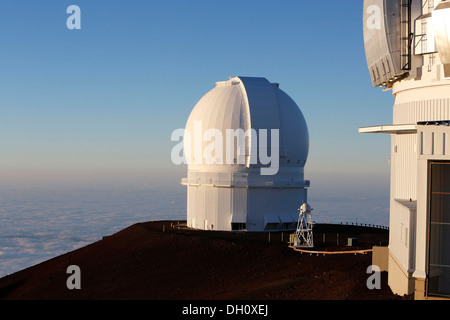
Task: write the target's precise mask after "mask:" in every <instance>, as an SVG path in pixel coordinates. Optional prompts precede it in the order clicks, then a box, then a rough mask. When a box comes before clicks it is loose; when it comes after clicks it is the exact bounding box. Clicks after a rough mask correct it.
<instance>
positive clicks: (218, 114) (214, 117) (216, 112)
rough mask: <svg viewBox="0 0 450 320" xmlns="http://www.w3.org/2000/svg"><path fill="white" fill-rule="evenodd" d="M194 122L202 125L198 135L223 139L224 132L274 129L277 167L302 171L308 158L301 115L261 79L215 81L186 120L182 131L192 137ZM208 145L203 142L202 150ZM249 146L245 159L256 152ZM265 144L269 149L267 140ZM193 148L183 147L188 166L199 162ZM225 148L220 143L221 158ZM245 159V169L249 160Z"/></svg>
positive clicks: (278, 90) (281, 94) (286, 97)
mask: <svg viewBox="0 0 450 320" xmlns="http://www.w3.org/2000/svg"><path fill="white" fill-rule="evenodd" d="M196 123H201V124H202V125H201V129H202V132H201V134H202V136H203V134H204V133H205V132H206V131H207V130H210V129H217V130H219V131H221V133H222V136H223V137H224V138H225V137H226V131H227V130H228V129H232V130H237V129H242V130H243V131H244V132H247V130H249V129H255V130H256V131H257V132H259V130H260V129H267V130H268V131H270V130H272V129H278V130H280V131H279V134H280V144H279V145H280V150H279V154H280V160H281V161H280V165H281V166H288V167H301V168H303V167H304V166H305V163H306V160H307V158H308V151H309V134H308V127H307V125H306V121H305V118H304V117H303V114H302V112H301V111H300V109H299V107H298V106H297V104H296V103H295V102H294V101H293V100H292V99H291V98H290V97H289V96H288V95H287V94H286V93H285V92H284V91H282V90H281V89H280V88H279V85H278V84H272V83H270V82H269V81H267V80H266V79H265V78H248V77H236V78H231V79H230V80H228V81H224V82H218V83H217V84H216V87H215V88H214V89H212V90H211V91H210V92H208V93H207V94H206V95H205V96H204V97H203V98H202V99H201V100H200V101H199V102H198V103H197V105H196V106H195V108H194V110H193V111H192V113H191V115H190V117H189V119H188V121H187V124H186V131H188V132H190V133H191V134H192V135H193V134H194V132H195V124H196ZM191 141H192V140H191ZM209 143H210V142H209V141H203V143H202V150H204V148H206V146H207V145H208V144H209ZM250 145H251V143H248V145H247V146H246V152H247V154H246V156H247V157H251V156H252V153H255V152H257V150H256V149H252V148H251V147H250ZM268 145H269V147H270V141H269V143H268ZM194 147H195V146H194V143H190V144H185V150H186V152H187V153H189V151H188V149H190V150H191V151H190V154H191V155H192V158H191V163H190V164H191V165H192V164H195V163H197V164H198V162H199V160H200V159H196V158H195V150H194ZM225 149H226V145H225V144H224V145H223V153H222V154H223V155H224V156H226V150H225ZM235 154H237V150H235ZM255 156H256V155H255ZM202 160H203V161H200V162H201V163H202V165H204V164H205V162H206V161H205V159H202ZM215 160H217V161H216V162H219V163H221V164H222V163H223V164H225V165H226V164H230V163H229V162H227V161H226V160H225V159H215ZM246 160H247V161H246V164H247V167H249V162H250V160H249V159H246ZM258 160H259V159H258ZM254 165H255V166H256V167H258V166H261V163H260V162H259V161H258V164H257V165H256V164H254Z"/></svg>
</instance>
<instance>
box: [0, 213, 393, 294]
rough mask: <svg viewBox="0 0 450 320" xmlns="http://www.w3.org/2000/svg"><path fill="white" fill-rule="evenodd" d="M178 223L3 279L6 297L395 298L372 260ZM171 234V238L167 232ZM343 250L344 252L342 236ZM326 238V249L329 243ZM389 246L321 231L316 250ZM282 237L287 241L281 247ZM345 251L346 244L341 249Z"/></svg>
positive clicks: (366, 232)
mask: <svg viewBox="0 0 450 320" xmlns="http://www.w3.org/2000/svg"><path fill="white" fill-rule="evenodd" d="M171 224H172V222H167V221H166V222H149V223H142V224H136V225H133V226H131V227H129V228H127V229H124V230H122V231H121V232H119V233H117V234H114V235H112V236H109V237H106V238H105V239H104V240H101V241H98V242H96V243H93V244H91V245H89V246H86V247H83V248H81V249H78V250H75V251H73V252H69V253H67V254H64V255H62V256H59V257H56V258H54V259H51V260H48V261H46V262H43V263H41V264H39V265H36V266H33V267H31V268H28V269H25V270H22V271H19V272H17V273H14V274H12V275H9V276H6V277H3V278H1V279H0V298H1V299H32V300H35V299H46V300H53V299H58V300H61V299H77V300H78V299H82V300H84V299H95V300H103V299H105V300H111V299H114V300H125V299H126V300H128V299H139V300H242V299H245V300H253V299H256V300H266V299H271V300H292V299H308V300H316V299H319V300H323V299H327V300H329V299H339V300H356V299H357V300H360V299H368V300H391V299H400V297H397V296H395V295H393V294H392V293H391V291H390V289H389V288H388V286H387V283H386V274H383V276H382V289H381V290H372V291H371V290H369V289H368V288H367V287H366V281H367V278H368V277H369V275H367V274H366V270H367V267H368V266H369V265H371V264H372V263H371V262H372V261H371V259H372V257H371V254H367V255H336V256H317V255H309V254H300V253H297V252H294V251H293V250H291V249H289V248H288V245H287V243H286V242H285V241H286V240H287V239H288V234H287V233H284V234H280V233H272V234H271V235H270V242H269V241H268V240H269V235H268V234H246V233H220V232H219V233H216V232H214V233H212V232H202V231H193V230H185V229H184V230H183V229H176V228H172V227H171ZM163 230H164V232H163ZM338 233H339V242H340V245H341V247H340V248H337V247H336V244H337V241H336V240H337V239H336V238H337V234H338ZM323 234H325V240H326V242H325V243H322V241H323ZM349 236H352V237H357V238H358V243H359V246H360V247H359V248H369V247H370V245H369V244H377V245H378V244H380V243H382V244H386V243H387V237H388V235H387V232H386V231H384V230H377V229H371V228H357V227H351V226H324V225H322V226H321V225H318V226H316V229H315V238H316V239H315V241H316V244H317V249H323V250H325V249H328V250H336V249H346V247H345V244H346V240H347V237H349ZM282 238H283V240H284V241H281V240H282ZM342 245H344V246H342ZM69 265H78V266H79V267H80V269H81V290H69V289H67V286H66V280H67V278H68V277H69V275H68V274H67V273H66V269H67V267H68V266H69Z"/></svg>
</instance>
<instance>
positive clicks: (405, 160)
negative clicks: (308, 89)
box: [360, 0, 450, 299]
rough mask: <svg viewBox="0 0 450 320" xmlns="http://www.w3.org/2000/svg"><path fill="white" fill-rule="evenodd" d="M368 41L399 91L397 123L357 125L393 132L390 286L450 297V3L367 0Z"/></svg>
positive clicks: (381, 77) (382, 74)
mask: <svg viewBox="0 0 450 320" xmlns="http://www.w3.org/2000/svg"><path fill="white" fill-rule="evenodd" d="M364 43H365V49H366V57H367V65H368V68H369V73H370V76H371V79H372V83H373V86H375V87H382V88H384V89H385V90H392V94H393V96H394V97H395V104H394V107H393V123H392V124H388V125H381V126H380V125H378V126H374V127H365V128H360V132H361V133H381V134H387V135H390V136H391V157H390V164H391V188H390V190H391V191H390V192H391V199H390V222H389V226H390V235H389V248H388V250H386V251H385V252H386V260H388V266H387V271H388V273H389V277H388V283H389V286H390V288H391V289H392V291H393V292H394V293H396V294H399V295H407V294H414V295H415V298H416V299H425V298H426V299H430V298H433V299H434V298H443V297H446V298H450V210H449V209H450V139H449V137H450V1H448V0H406V1H405V0H365V1H364ZM374 264H376V263H374Z"/></svg>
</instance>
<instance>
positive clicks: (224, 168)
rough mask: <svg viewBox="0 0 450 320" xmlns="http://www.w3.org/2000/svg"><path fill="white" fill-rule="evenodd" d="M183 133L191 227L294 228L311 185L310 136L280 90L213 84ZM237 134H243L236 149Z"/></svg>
mask: <svg viewBox="0 0 450 320" xmlns="http://www.w3.org/2000/svg"><path fill="white" fill-rule="evenodd" d="M186 132H187V135H186V134H185V139H184V141H185V142H184V151H185V155H186V158H187V160H188V178H187V179H183V184H184V185H187V186H188V219H187V220H188V225H189V226H190V227H193V228H196V229H206V230H225V231H228V230H243V229H244V230H248V231H263V230H273V229H275V230H284V229H286V230H288V229H292V228H294V229H295V223H296V222H297V220H298V208H299V207H300V206H301V205H302V203H303V202H306V189H305V188H306V187H308V186H309V181H305V180H304V166H305V164H306V161H307V158H308V151H309V134H308V127H307V125H306V121H305V118H304V116H303V114H302V112H301V111H300V109H299V107H298V106H297V104H296V103H295V102H294V101H293V100H292V99H291V98H290V97H289V96H288V95H287V94H286V93H285V92H283V91H282V90H281V89H280V88H279V85H278V84H272V83H270V82H269V81H267V80H266V79H265V78H248V77H235V78H231V79H230V80H228V81H224V82H218V83H217V84H216V87H215V88H214V89H212V90H211V91H210V92H208V93H207V94H206V95H205V96H204V97H203V98H202V99H201V100H200V101H199V102H198V103H197V105H196V106H195V108H194V109H193V111H192V113H191V115H190V117H189V119H188V121H187V124H186ZM238 132H241V133H247V135H246V136H245V137H246V138H245V143H244V144H241V145H240V146H239V145H238V143H237V141H238V140H239V139H238V138H237V136H236V135H235V134H236V133H238ZM252 133H253V134H252ZM233 134H234V135H233ZM219 138H222V140H221V141H219V140H220V139H219ZM241 141H242V140H241ZM212 146H213V147H214V151H212V150H211V147H212ZM230 146H231V147H230ZM208 148H210V149H208ZM230 151H231V152H230ZM269 160H270V161H269ZM264 170H266V171H264Z"/></svg>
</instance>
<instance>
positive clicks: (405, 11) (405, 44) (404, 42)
mask: <svg viewBox="0 0 450 320" xmlns="http://www.w3.org/2000/svg"><path fill="white" fill-rule="evenodd" d="M400 1H401V8H400V64H401V69H402V70H404V71H408V70H411V67H412V66H411V61H412V43H413V39H414V33H413V32H412V30H411V25H412V21H411V5H412V0H400Z"/></svg>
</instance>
